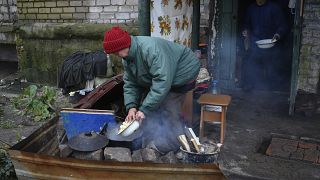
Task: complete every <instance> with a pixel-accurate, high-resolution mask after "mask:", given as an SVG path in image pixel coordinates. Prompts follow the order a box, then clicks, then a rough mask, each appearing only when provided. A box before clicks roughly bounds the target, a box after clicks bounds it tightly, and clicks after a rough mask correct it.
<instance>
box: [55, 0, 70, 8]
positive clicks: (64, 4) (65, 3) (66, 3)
mask: <svg viewBox="0 0 320 180" xmlns="http://www.w3.org/2000/svg"><path fill="white" fill-rule="evenodd" d="M57 6H58V7H59V6H64V7H65V6H69V1H57Z"/></svg>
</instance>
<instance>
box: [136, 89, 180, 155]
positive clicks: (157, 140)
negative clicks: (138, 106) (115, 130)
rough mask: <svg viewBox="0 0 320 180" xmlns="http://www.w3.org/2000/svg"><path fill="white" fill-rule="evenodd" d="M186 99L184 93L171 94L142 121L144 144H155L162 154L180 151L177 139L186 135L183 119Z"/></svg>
mask: <svg viewBox="0 0 320 180" xmlns="http://www.w3.org/2000/svg"><path fill="white" fill-rule="evenodd" d="M184 99H185V94H184V93H174V92H169V94H168V95H167V97H166V98H165V99H164V101H163V102H162V103H161V104H160V106H159V108H158V109H157V110H155V111H153V112H151V113H150V114H149V115H148V116H147V117H146V119H145V120H143V121H142V128H143V138H144V141H145V143H144V144H149V143H150V142H153V143H154V145H155V146H156V148H157V150H158V151H160V152H161V153H167V152H169V151H176V150H178V148H179V147H180V144H179V141H178V139H177V137H178V136H179V135H181V134H184V133H183V132H184V131H183V128H184V123H183V121H182V118H181V117H182V103H183V101H184Z"/></svg>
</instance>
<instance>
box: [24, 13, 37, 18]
mask: <svg viewBox="0 0 320 180" xmlns="http://www.w3.org/2000/svg"><path fill="white" fill-rule="evenodd" d="M26 19H37V17H36V15H35V14H26Z"/></svg>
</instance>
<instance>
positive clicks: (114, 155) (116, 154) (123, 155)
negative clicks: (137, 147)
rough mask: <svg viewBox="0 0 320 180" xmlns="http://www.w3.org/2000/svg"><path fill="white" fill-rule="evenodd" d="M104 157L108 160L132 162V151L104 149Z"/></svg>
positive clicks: (112, 148)
mask: <svg viewBox="0 0 320 180" xmlns="http://www.w3.org/2000/svg"><path fill="white" fill-rule="evenodd" d="M104 157H105V159H106V160H114V161H120V162H132V157H131V151H130V149H128V148H121V147H106V148H105V149H104Z"/></svg>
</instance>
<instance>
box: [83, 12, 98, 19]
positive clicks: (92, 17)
mask: <svg viewBox="0 0 320 180" xmlns="http://www.w3.org/2000/svg"><path fill="white" fill-rule="evenodd" d="M86 17H87V18H88V19H98V18H99V14H98V13H87V14H86Z"/></svg>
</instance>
